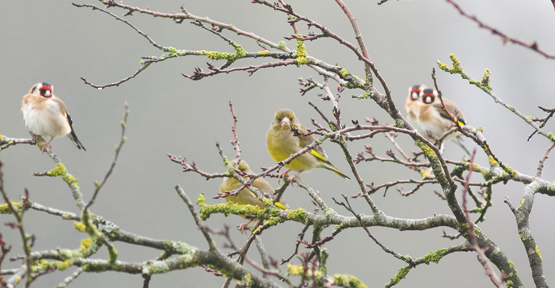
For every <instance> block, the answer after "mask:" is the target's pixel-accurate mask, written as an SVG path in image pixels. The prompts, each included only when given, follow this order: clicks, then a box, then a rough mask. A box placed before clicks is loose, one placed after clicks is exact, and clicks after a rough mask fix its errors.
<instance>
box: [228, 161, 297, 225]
mask: <svg viewBox="0 0 555 288" xmlns="http://www.w3.org/2000/svg"><path fill="white" fill-rule="evenodd" d="M231 165H233V167H235V168H237V169H239V170H241V171H242V172H243V173H246V174H254V173H253V172H252V170H251V169H250V167H249V165H248V164H247V162H245V161H244V160H240V159H235V160H233V161H231ZM245 179H246V178H245ZM251 185H252V186H253V187H256V188H257V189H258V190H259V191H260V193H262V194H263V195H264V196H266V197H267V198H269V199H272V196H271V195H273V194H274V188H273V187H272V186H271V185H270V183H268V182H267V181H266V180H264V179H263V178H256V179H255V180H254V181H253V182H252V183H251ZM242 186H243V184H242V183H241V182H239V181H238V180H237V179H235V178H233V177H225V178H224V181H223V183H222V185H220V192H221V193H225V192H231V191H233V190H237V189H239V188H241V187H242ZM225 200H226V202H231V203H235V204H238V205H253V206H258V207H259V208H260V209H264V208H266V205H264V202H262V201H260V199H258V197H257V196H256V194H254V192H252V191H251V190H249V189H248V188H245V189H243V190H241V191H239V194H237V196H228V197H225ZM275 205H276V206H277V207H279V208H281V209H283V210H286V209H287V208H288V206H287V204H285V202H284V201H280V202H276V203H275ZM253 220H255V219H252V220H251V221H249V222H248V223H246V224H241V225H239V230H241V231H242V232H243V231H244V230H245V229H246V227H247V226H248V225H249V224H250V223H251V222H252V221H253Z"/></svg>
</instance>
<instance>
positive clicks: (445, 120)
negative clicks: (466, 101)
mask: <svg viewBox="0 0 555 288" xmlns="http://www.w3.org/2000/svg"><path fill="white" fill-rule="evenodd" d="M420 98H422V105H420V109H419V111H418V124H419V125H420V127H422V129H424V131H430V132H432V134H433V135H434V137H436V138H440V137H441V136H442V135H443V133H445V131H446V130H447V129H448V128H450V127H451V125H453V124H454V123H453V122H452V121H451V119H450V118H449V116H448V115H447V113H445V111H444V110H443V108H442V107H441V101H440V100H439V99H438V98H437V92H436V91H435V90H434V89H430V88H427V89H424V90H422V92H421V95H420ZM443 103H445V108H447V110H449V112H450V113H451V115H453V116H454V117H455V119H456V120H457V122H458V123H459V125H460V126H464V125H465V124H466V120H465V118H464V115H463V113H462V112H461V110H460V109H459V107H457V105H455V103H453V102H451V101H449V100H448V99H445V98H443ZM458 134H459V133H453V134H451V135H449V136H447V138H446V139H452V138H454V137H456V136H457V135H458Z"/></svg>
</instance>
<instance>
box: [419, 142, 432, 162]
mask: <svg viewBox="0 0 555 288" xmlns="http://www.w3.org/2000/svg"><path fill="white" fill-rule="evenodd" d="M415 143H416V146H418V147H420V149H421V150H422V152H424V154H426V157H428V158H436V152H435V151H434V150H433V149H432V148H430V147H428V146H427V145H426V144H424V143H422V142H420V141H416V142H415Z"/></svg>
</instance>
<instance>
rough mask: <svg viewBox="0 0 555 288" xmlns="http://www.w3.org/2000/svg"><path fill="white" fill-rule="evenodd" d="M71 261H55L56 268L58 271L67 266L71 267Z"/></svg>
mask: <svg viewBox="0 0 555 288" xmlns="http://www.w3.org/2000/svg"><path fill="white" fill-rule="evenodd" d="M71 264H72V263H71V261H69V260H66V261H56V268H57V269H58V270H60V271H63V270H66V269H67V268H69V267H71Z"/></svg>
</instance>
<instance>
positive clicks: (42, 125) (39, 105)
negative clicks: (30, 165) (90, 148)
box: [21, 82, 87, 151]
mask: <svg viewBox="0 0 555 288" xmlns="http://www.w3.org/2000/svg"><path fill="white" fill-rule="evenodd" d="M53 90H54V87H53V86H52V85H50V84H48V83H44V82H43V83H37V84H35V85H34V86H33V87H31V89H30V90H29V93H27V95H25V96H23V102H22V103H21V112H23V119H24V120H25V126H27V129H29V131H31V133H33V134H34V135H39V136H42V137H51V139H50V141H48V143H46V144H45V145H44V146H43V150H46V149H47V148H48V147H51V146H50V143H51V142H52V140H53V139H54V138H56V137H63V136H67V137H69V139H71V141H72V142H73V144H75V146H77V148H79V149H83V150H85V151H87V149H85V147H84V146H83V144H81V142H80V141H79V139H77V135H75V132H74V131H73V126H72V124H73V121H71V117H70V116H69V114H68V113H67V111H66V105H65V104H64V102H63V101H62V100H60V98H58V97H56V95H54V93H52V92H53Z"/></svg>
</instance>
